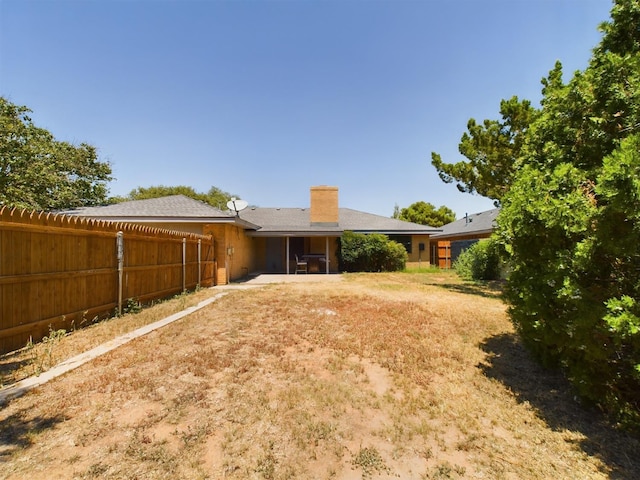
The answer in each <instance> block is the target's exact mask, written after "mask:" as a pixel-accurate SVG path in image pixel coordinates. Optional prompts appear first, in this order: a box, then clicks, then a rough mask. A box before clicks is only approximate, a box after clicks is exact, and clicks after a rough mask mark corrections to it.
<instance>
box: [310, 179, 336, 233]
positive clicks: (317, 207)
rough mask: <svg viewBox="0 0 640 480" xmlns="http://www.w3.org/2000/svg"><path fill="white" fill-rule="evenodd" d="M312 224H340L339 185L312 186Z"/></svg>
mask: <svg viewBox="0 0 640 480" xmlns="http://www.w3.org/2000/svg"><path fill="white" fill-rule="evenodd" d="M310 219H311V225H323V226H334V225H338V221H339V219H338V187H328V186H326V185H321V186H318V187H311V214H310Z"/></svg>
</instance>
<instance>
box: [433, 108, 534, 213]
mask: <svg viewBox="0 0 640 480" xmlns="http://www.w3.org/2000/svg"><path fill="white" fill-rule="evenodd" d="M500 115H501V116H502V119H501V120H484V121H483V122H482V123H478V122H476V121H475V120H474V119H473V118H472V119H470V120H469V122H468V123H467V130H468V132H465V133H464V134H463V135H462V138H461V140H460V144H459V147H458V149H459V150H460V153H461V154H462V155H464V156H465V157H466V158H467V160H463V161H460V162H457V163H445V162H444V161H443V160H442V158H441V156H440V155H439V154H437V153H435V152H432V153H431V164H432V165H433V166H434V167H435V168H436V170H437V171H438V175H439V176H440V179H441V180H442V181H444V182H446V183H453V182H456V186H457V188H458V190H460V191H461V192H467V193H478V194H480V195H482V196H484V197H488V198H491V199H494V200H495V201H496V203H499V202H500V199H501V198H502V197H503V196H504V194H505V193H506V192H507V191H508V190H509V187H510V185H511V183H512V181H513V177H514V174H515V172H516V171H517V170H518V167H519V160H518V159H519V157H520V155H521V150H522V146H523V142H524V139H525V136H526V133H527V130H528V128H529V125H531V123H532V122H533V120H534V119H535V118H536V115H537V110H536V109H535V108H533V107H532V106H531V102H529V101H528V100H519V99H518V97H512V98H511V99H509V100H502V102H500Z"/></svg>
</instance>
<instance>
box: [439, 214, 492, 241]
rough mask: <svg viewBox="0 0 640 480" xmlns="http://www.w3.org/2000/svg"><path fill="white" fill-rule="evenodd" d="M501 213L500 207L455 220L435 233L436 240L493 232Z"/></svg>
mask: <svg viewBox="0 0 640 480" xmlns="http://www.w3.org/2000/svg"><path fill="white" fill-rule="evenodd" d="M498 213H500V209H499V208H494V209H492V210H487V211H484V212H480V213H474V214H471V215H466V216H465V217H464V218H461V219H459V220H456V221H455V222H451V223H447V224H446V225H443V226H442V227H441V228H442V233H438V234H436V235H433V236H432V237H431V238H433V239H434V240H438V239H442V238H454V237H462V236H467V235H486V234H491V233H492V232H493V229H494V228H495V221H496V217H497V216H498Z"/></svg>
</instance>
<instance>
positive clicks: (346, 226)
mask: <svg viewBox="0 0 640 480" xmlns="http://www.w3.org/2000/svg"><path fill="white" fill-rule="evenodd" d="M309 214H310V209H309V208H258V207H256V208H250V209H247V210H243V211H242V212H240V217H241V218H243V219H245V220H247V221H249V222H251V223H253V224H255V225H259V226H260V227H261V228H260V229H259V230H258V231H257V232H254V233H253V234H254V235H269V234H278V233H281V234H284V233H291V234H303V233H304V234H314V233H315V234H326V233H336V234H340V233H342V232H344V231H345V230H351V231H354V232H379V233H396V234H411V233H416V234H418V233H422V234H432V233H435V232H439V231H440V230H439V229H436V228H433V227H430V226H428V225H419V224H416V223H410V222H404V221H402V220H396V219H394V218H387V217H383V216H380V215H374V214H371V213H365V212H360V211H358V210H352V209H350V208H340V209H339V210H338V224H337V225H326V224H325V225H312V224H311V221H310V217H309Z"/></svg>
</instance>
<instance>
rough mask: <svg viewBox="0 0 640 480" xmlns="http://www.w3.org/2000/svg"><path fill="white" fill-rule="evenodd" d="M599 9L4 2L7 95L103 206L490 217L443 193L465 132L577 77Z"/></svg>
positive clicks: (473, 0)
mask: <svg viewBox="0 0 640 480" xmlns="http://www.w3.org/2000/svg"><path fill="white" fill-rule="evenodd" d="M610 9H611V2H610V1H609V0H421V1H420V0H415V1H403V0H398V1H391V0H387V1H365V0H351V1H338V0H335V1H312V0H306V1H295V0H288V1H284V0H281V1H260V0H254V1H242V0H238V1H205V0H200V1H189V0H186V1H177V0H176V1H169V0H165V1H152V0H145V1H143V0H140V1H116V0H113V1H109V0H103V1H98V0H94V1H80V0H76V1H63V0H47V1H44V0H42V1H30V0H0V95H2V96H5V97H7V98H8V99H9V100H10V101H11V102H13V103H15V104H19V105H26V106H28V107H29V108H31V109H32V110H33V112H34V113H33V114H32V118H33V120H34V122H35V123H36V125H38V126H40V127H43V128H46V129H48V130H49V131H51V132H52V133H53V135H54V136H55V137H56V138H57V139H59V140H66V141H71V142H73V143H80V142H87V143H90V144H92V145H94V146H95V147H97V148H98V152H99V156H100V159H101V160H103V161H108V162H109V163H110V164H111V165H112V168H113V174H114V177H115V180H114V181H113V182H111V183H110V185H109V187H110V193H111V195H125V194H127V193H128V192H130V191H131V190H132V189H134V188H136V187H138V186H143V187H148V186H152V185H189V186H192V187H194V188H195V189H196V190H197V191H202V192H205V191H207V190H208V189H209V188H210V187H211V186H216V187H219V188H221V189H222V190H225V191H228V192H230V193H233V194H237V195H239V196H241V197H242V198H243V199H245V200H247V201H248V202H249V203H251V204H254V205H258V206H261V207H305V206H308V204H309V187H310V186H312V185H334V186H338V187H339V189H340V204H341V206H343V207H348V208H354V209H357V210H363V211H366V212H370V213H376V214H379V215H384V216H391V214H392V213H393V209H394V205H396V204H397V205H399V206H400V207H406V206H408V205H410V204H411V203H413V202H416V201H420V200H423V201H426V202H430V203H433V204H434V205H436V206H440V205H446V206H448V207H450V208H452V209H453V210H454V211H455V212H456V214H457V216H458V218H460V217H462V216H464V214H465V212H469V213H475V212H479V211H483V210H487V209H489V208H492V202H491V201H490V200H488V199H486V198H483V197H480V196H477V195H476V196H474V195H469V194H463V193H459V192H458V191H457V189H456V188H455V185H447V184H444V183H443V182H442V181H441V180H440V179H439V178H438V175H437V173H436V171H435V169H434V168H433V167H432V166H431V152H433V151H435V152H438V153H440V154H441V155H442V157H443V159H444V160H445V161H447V162H452V161H458V160H461V159H462V158H463V157H461V156H460V154H459V153H458V143H459V140H460V137H461V135H462V133H463V132H464V131H466V124H467V121H468V119H469V118H475V119H477V120H482V119H485V118H490V119H497V118H498V109H499V103H500V100H501V99H505V98H510V97H511V96H513V95H517V96H519V97H520V98H526V99H529V100H531V101H533V102H534V104H536V105H537V103H538V101H539V100H540V88H541V85H540V79H541V78H542V77H544V76H546V75H547V73H548V72H549V70H551V68H552V67H553V65H554V63H555V61H556V60H560V61H561V62H562V63H563V65H564V68H565V80H566V79H568V78H570V76H571V74H572V73H573V72H574V71H575V70H582V69H584V68H585V67H586V66H587V62H588V60H589V58H590V56H591V50H592V48H593V47H595V46H596V44H597V43H598V41H599V39H600V36H601V35H600V32H599V31H598V29H597V27H598V25H599V24H600V23H601V22H603V21H605V20H607V19H608V18H609V11H610Z"/></svg>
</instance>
